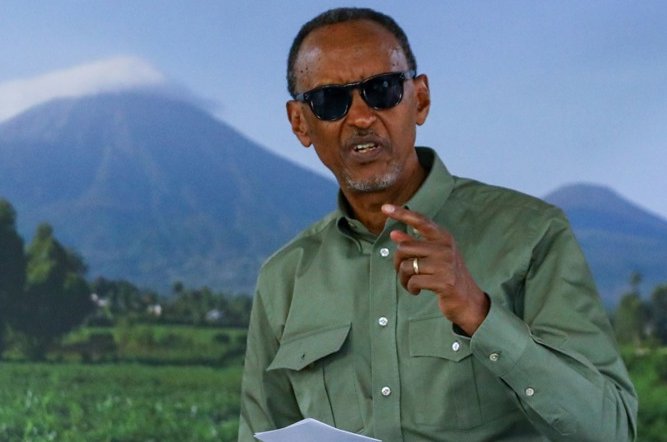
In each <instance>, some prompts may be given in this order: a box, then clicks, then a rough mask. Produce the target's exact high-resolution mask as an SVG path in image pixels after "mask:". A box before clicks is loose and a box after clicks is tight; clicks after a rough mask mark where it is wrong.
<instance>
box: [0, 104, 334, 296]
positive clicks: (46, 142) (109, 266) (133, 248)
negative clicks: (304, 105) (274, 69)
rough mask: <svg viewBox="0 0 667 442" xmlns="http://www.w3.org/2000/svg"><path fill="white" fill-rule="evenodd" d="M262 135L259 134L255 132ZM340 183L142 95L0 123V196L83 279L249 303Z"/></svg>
mask: <svg viewBox="0 0 667 442" xmlns="http://www.w3.org/2000/svg"><path fill="white" fill-rule="evenodd" d="M258 130H261V125H258ZM336 189H337V187H336V185H335V184H334V182H333V181H329V180H327V179H325V178H323V177H321V176H319V175H316V174H314V173H312V172H309V171H307V170H305V169H303V168H301V167H299V166H297V165H295V164H292V163H290V162H288V161H287V160H284V159H282V158H280V157H278V156H276V155H274V154H272V153H270V152H269V151H267V150H265V149H263V148H262V147H260V146H258V145H257V144H255V143H253V142H252V141H250V140H248V139H247V138H245V137H244V136H242V135H240V134H239V133H237V132H236V131H235V130H234V129H232V128H231V127H229V126H227V125H226V124H224V123H223V122H221V121H219V120H216V119H214V118H213V117H211V116H210V115H209V114H208V113H207V112H205V111H203V110H202V109H199V108H197V107H195V106H193V105H191V104H188V103H186V102H183V101H177V100H173V99H169V98H165V97H161V96H157V95H150V94H147V93H140V92H125V93H117V94H106V95H98V96H89V97H84V98H77V99H61V100H56V101H52V102H49V103H46V104H43V105H41V106H38V107H35V108H32V109H30V110H28V111H27V112H25V113H23V114H21V115H19V116H17V117H15V118H13V119H11V120H9V121H7V122H5V123H3V124H1V125H0V197H3V198H6V199H8V200H9V201H10V202H11V203H12V204H13V205H14V207H15V208H16V210H17V213H18V223H19V230H20V231H21V233H22V235H23V237H24V238H25V239H26V240H28V239H29V238H31V237H32V235H33V232H34V229H35V227H36V225H37V224H38V223H40V222H42V221H46V222H48V223H50V224H51V225H53V226H54V230H55V234H56V237H58V238H59V239H60V240H61V241H62V242H63V243H65V244H66V245H67V246H70V247H72V248H74V249H76V250H77V251H78V252H79V253H81V255H83V257H84V259H85V261H86V262H87V263H88V264H89V267H90V276H96V275H100V274H101V275H103V276H105V277H108V278H123V279H127V280H130V281H132V282H134V283H136V284H138V285H141V286H147V287H152V288H157V289H161V290H163V291H164V290H166V289H168V288H169V287H170V285H171V284H172V283H173V282H175V281H182V282H184V283H185V284H186V285H188V286H197V287H199V286H203V285H208V286H210V287H213V288H216V289H220V290H227V291H232V292H247V293H250V292H251V290H252V288H253V286H254V282H255V278H256V274H257V270H258V268H259V266H260V264H261V262H262V261H263V260H264V259H265V258H266V257H267V256H268V255H269V254H270V253H271V252H272V251H274V250H276V249H277V248H278V247H279V246H280V245H281V244H283V243H284V242H285V241H286V240H288V239H289V238H290V237H292V236H293V235H294V234H295V233H297V232H298V231H300V230H301V229H302V228H304V227H306V226H307V225H309V224H310V223H312V222H313V221H314V220H316V219H318V218H319V217H321V216H322V215H323V214H325V213H327V212H329V211H330V210H332V209H333V208H334V205H335V195H336Z"/></svg>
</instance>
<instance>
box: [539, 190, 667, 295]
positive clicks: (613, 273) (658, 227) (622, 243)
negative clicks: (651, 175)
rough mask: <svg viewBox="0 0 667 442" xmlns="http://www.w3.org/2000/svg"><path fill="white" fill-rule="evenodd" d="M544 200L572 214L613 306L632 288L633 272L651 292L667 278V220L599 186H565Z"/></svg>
mask: <svg viewBox="0 0 667 442" xmlns="http://www.w3.org/2000/svg"><path fill="white" fill-rule="evenodd" d="M545 199H546V200H547V201H548V202H550V203H552V204H555V205H556V206H559V207H560V208H562V209H563V210H564V211H565V213H566V214H567V216H568V218H569V220H570V223H571V224H572V228H573V229H574V232H575V234H576V236H577V239H578V240H579V242H580V243H581V246H582V249H583V250H584V253H585V255H586V258H587V259H588V262H589V264H590V266H591V270H592V272H593V274H594V276H595V279H596V282H597V284H598V288H599V289H600V292H601V293H602V295H603V297H604V299H605V302H606V303H607V304H608V305H610V306H611V305H614V304H616V302H617V301H618V299H619V296H620V295H621V294H622V293H623V291H627V290H628V289H629V284H628V281H629V280H630V274H631V273H632V272H635V271H636V272H639V273H640V274H641V275H642V277H643V283H642V286H641V287H642V288H643V289H644V290H645V291H646V292H650V291H651V290H652V289H653V288H654V287H655V286H656V285H657V284H665V283H667V220H664V219H662V218H660V217H658V216H656V215H653V214H651V213H649V212H647V211H646V210H644V209H642V208H641V207H639V206H637V205H635V204H633V203H631V202H630V201H627V200H626V199H624V198H623V197H621V196H620V195H618V194H617V193H616V192H614V191H613V190H611V189H609V188H606V187H602V186H597V185H591V184H573V185H568V186H564V187H562V188H560V189H558V190H556V191H554V192H552V193H550V194H549V195H547V196H546V197H545Z"/></svg>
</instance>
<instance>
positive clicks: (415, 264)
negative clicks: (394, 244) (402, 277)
mask: <svg viewBox="0 0 667 442" xmlns="http://www.w3.org/2000/svg"><path fill="white" fill-rule="evenodd" d="M412 270H414V271H415V275H419V260H418V259H417V258H412Z"/></svg>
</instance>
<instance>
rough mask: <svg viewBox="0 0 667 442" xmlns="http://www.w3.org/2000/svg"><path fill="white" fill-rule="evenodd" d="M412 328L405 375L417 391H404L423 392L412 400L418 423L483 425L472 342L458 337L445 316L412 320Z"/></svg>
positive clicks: (460, 426)
mask: <svg viewBox="0 0 667 442" xmlns="http://www.w3.org/2000/svg"><path fill="white" fill-rule="evenodd" d="M408 327H409V329H408V345H409V354H410V358H409V360H408V361H407V362H406V364H408V367H406V368H407V369H406V370H405V371H404V373H405V374H404V375H403V376H405V377H407V378H408V379H406V380H407V381H408V382H409V383H411V384H414V385H415V388H410V387H409V386H408V387H407V388H405V389H404V390H403V391H408V392H409V391H414V392H422V394H420V395H417V393H415V395H416V396H415V397H414V398H411V399H412V400H411V401H410V402H411V403H414V404H415V407H414V409H413V410H411V412H412V419H414V422H415V423H417V424H419V425H420V426H427V427H434V428H441V429H466V428H472V427H474V426H477V425H479V424H481V409H480V400H479V394H478V388H477V379H476V376H475V375H476V371H477V370H478V367H475V366H474V358H473V357H472V353H471V350H470V343H469V340H468V339H465V338H462V337H461V336H457V335H456V334H454V332H453V331H452V323H451V322H449V321H448V320H447V319H445V318H444V317H443V316H442V315H438V316H437V317H427V318H414V319H411V320H410V321H409V326H408ZM423 392H427V393H426V394H423ZM417 396H418V397H417Z"/></svg>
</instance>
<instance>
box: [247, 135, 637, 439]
mask: <svg viewBox="0 0 667 442" xmlns="http://www.w3.org/2000/svg"><path fill="white" fill-rule="evenodd" d="M418 153H419V158H420V162H421V163H422V164H423V165H424V167H425V168H426V169H427V170H429V174H428V177H427V179H426V181H425V182H424V184H423V185H422V186H421V188H420V189H419V190H418V192H417V193H416V194H415V195H414V196H413V197H412V198H411V199H410V201H409V202H408V203H407V204H406V207H408V208H409V209H410V210H414V211H417V212H420V213H422V214H424V215H426V216H428V217H429V218H431V219H433V220H435V221H436V222H437V223H438V224H439V225H441V226H443V227H444V228H445V229H447V230H448V231H449V232H451V233H452V234H453V236H454V238H455V239H456V242H457V246H458V248H459V250H460V251H461V252H462V254H463V257H464V259H465V262H466V264H467V266H468V268H469V270H470V272H471V274H472V276H473V277H474V279H475V281H476V282H477V284H478V285H479V286H480V287H481V288H482V290H484V291H485V292H486V293H487V294H488V296H489V298H490V300H491V306H490V310H489V313H488V316H487V317H486V319H485V320H484V322H483V323H482V324H481V326H480V327H479V328H478V330H477V331H476V332H475V334H474V335H473V336H472V337H467V336H465V335H463V333H462V331H461V330H460V329H458V327H456V326H454V325H453V324H452V323H451V322H449V321H448V320H447V319H446V318H445V317H444V316H443V315H442V313H441V312H440V310H439V308H438V302H437V297H436V296H435V295H434V294H433V293H432V292H429V291H422V292H421V294H420V295H419V296H412V295H410V294H409V293H408V292H407V291H406V290H405V289H404V288H403V287H402V286H401V284H400V282H399V281H398V278H397V276H396V272H395V269H394V264H393V260H392V255H393V252H394V249H395V246H394V244H393V242H392V241H391V240H390V238H389V232H390V231H391V230H394V229H402V230H405V229H406V228H405V225H402V224H400V223H398V222H396V221H394V220H388V221H387V223H386V225H385V228H384V230H383V232H382V233H381V234H380V235H378V236H374V235H372V234H370V233H369V232H368V231H367V230H366V229H365V228H364V226H363V225H362V224H361V223H359V222H358V221H356V220H354V219H351V218H350V216H349V213H348V210H347V209H346V202H345V201H344V199H343V198H342V197H339V209H338V210H337V211H336V212H334V213H332V214H331V215H329V216H327V217H326V218H324V219H323V220H321V221H320V222H318V223H316V224H315V225H313V226H312V227H310V228H309V229H308V230H306V231H304V232H302V233H301V234H300V235H299V236H298V237H296V238H295V239H294V240H293V241H292V242H290V243H289V244H288V245H286V246H285V247H284V248H282V249H281V250H280V251H278V252H277V253H276V254H274V255H273V256H272V257H271V258H269V260H268V261H267V262H266V263H265V264H264V266H263V267H262V270H261V273H260V276H259V279H258V283H257V291H256V294H255V299H254V305H253V310H252V316H251V322H250V328H249V334H248V348H247V353H246V360H245V371H244V377H243V386H242V398H241V421H240V431H239V440H241V441H251V440H253V437H252V434H253V433H255V432H258V431H264V430H269V429H274V428H280V427H283V426H286V425H289V424H291V423H294V422H296V421H298V420H300V419H302V418H304V417H312V418H315V419H318V420H320V421H322V422H325V423H327V424H329V425H333V426H335V427H338V428H341V429H344V430H348V431H352V432H355V433H359V434H364V435H367V436H372V437H375V438H378V439H381V440H383V441H385V442H390V441H540V440H554V441H556V440H558V441H560V440H571V441H577V442H581V441H605V442H611V441H626V440H633V439H634V437H635V433H636V413H637V398H636V395H635V392H634V389H633V386H632V384H631V382H630V380H629V378H628V374H627V372H626V369H625V366H624V365H623V361H622V360H621V358H620V356H619V353H618V350H617V347H616V344H615V341H614V339H613V337H612V330H611V328H610V324H609V321H608V318H607V315H606V312H605V310H604V308H603V306H602V304H601V302H600V299H599V296H598V294H597V292H596V289H595V286H594V283H593V280H592V277H591V274H590V272H589V269H588V266H587V264H586V262H585V260H584V257H583V255H582V252H581V250H580V248H579V246H578V244H577V242H576V240H575V238H574V236H573V234H572V231H571V229H570V227H569V224H568V222H567V220H566V219H565V217H564V216H563V214H562V212H561V211H560V210H559V209H557V208H555V207H553V206H550V205H548V204H546V203H544V202H542V201H540V200H538V199H535V198H532V197H529V196H526V195H523V194H520V193H518V192H514V191H510V190H507V189H501V188H498V187H492V186H488V185H485V184H481V183H479V182H476V181H472V180H469V179H464V178H458V177H455V176H452V175H450V174H449V172H448V171H447V169H446V168H445V166H444V165H443V164H442V162H441V161H440V159H439V158H438V157H437V155H436V154H435V152H434V151H432V150H430V149H424V148H418ZM409 233H411V232H409Z"/></svg>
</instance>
